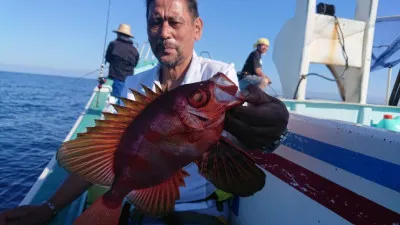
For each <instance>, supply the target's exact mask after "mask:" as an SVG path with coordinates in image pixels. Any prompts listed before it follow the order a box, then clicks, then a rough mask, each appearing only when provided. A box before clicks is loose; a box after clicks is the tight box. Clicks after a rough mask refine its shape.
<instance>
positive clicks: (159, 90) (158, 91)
mask: <svg viewBox="0 0 400 225" xmlns="http://www.w3.org/2000/svg"><path fill="white" fill-rule="evenodd" d="M154 87H155V88H156V93H157V94H159V95H161V94H162V93H164V92H165V91H164V90H163V89H162V88H161V87H160V86H159V85H158V84H156V83H154Z"/></svg>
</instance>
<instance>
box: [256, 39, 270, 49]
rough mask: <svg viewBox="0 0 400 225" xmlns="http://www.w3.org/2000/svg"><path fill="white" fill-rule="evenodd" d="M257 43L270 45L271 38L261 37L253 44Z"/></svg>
mask: <svg viewBox="0 0 400 225" xmlns="http://www.w3.org/2000/svg"><path fill="white" fill-rule="evenodd" d="M257 45H266V46H269V40H268V39H266V38H260V39H258V40H257V42H256V43H255V44H254V45H253V47H254V48H255V47H257Z"/></svg>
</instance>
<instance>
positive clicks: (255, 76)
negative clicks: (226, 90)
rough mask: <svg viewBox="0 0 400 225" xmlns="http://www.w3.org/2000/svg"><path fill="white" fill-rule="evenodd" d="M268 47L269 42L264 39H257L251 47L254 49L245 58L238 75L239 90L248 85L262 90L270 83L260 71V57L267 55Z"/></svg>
mask: <svg viewBox="0 0 400 225" xmlns="http://www.w3.org/2000/svg"><path fill="white" fill-rule="evenodd" d="M268 47H269V40H268V39H266V38H260V39H258V40H257V42H256V43H255V44H254V45H253V48H255V49H254V50H253V51H252V52H251V53H250V54H249V56H248V57H247V59H246V62H245V63H244V66H243V69H242V71H241V72H239V73H238V77H239V85H240V88H241V89H244V88H245V87H246V86H247V85H248V84H255V85H258V86H259V87H260V88H261V89H264V88H265V87H266V86H267V85H269V84H271V83H272V82H271V80H270V79H269V77H268V76H267V75H265V74H264V73H263V71H262V60H261V56H262V55H264V54H265V53H267V51H268Z"/></svg>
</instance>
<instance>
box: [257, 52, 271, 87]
mask: <svg viewBox="0 0 400 225" xmlns="http://www.w3.org/2000/svg"><path fill="white" fill-rule="evenodd" d="M260 60H261V55H260V53H258V52H257V53H256V54H254V55H253V66H254V70H255V73H256V75H257V76H260V77H265V78H266V79H267V81H266V83H267V84H270V83H271V79H269V77H268V76H267V75H266V74H265V73H264V72H263V71H262V65H261V63H260Z"/></svg>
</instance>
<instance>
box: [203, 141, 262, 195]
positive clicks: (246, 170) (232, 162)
mask: <svg viewBox="0 0 400 225" xmlns="http://www.w3.org/2000/svg"><path fill="white" fill-rule="evenodd" d="M196 163H197V165H198V166H199V171H200V174H201V175H202V176H204V177H205V178H206V179H207V180H209V181H210V182H211V183H213V184H214V185H215V186H216V187H217V188H219V189H221V190H223V191H225V192H229V193H232V194H235V195H238V196H241V197H248V196H251V195H253V194H254V193H256V192H258V191H260V190H261V189H262V188H263V187H264V186H265V178H266V175H265V173H264V172H263V171H262V170H261V169H260V168H259V167H258V166H257V165H256V163H255V161H254V159H253V158H252V157H251V156H250V155H249V154H247V153H246V152H245V151H243V150H241V149H240V148H239V147H237V146H235V145H234V144H233V143H232V142H230V141H229V140H228V139H226V138H224V137H221V139H220V141H218V142H217V143H216V144H214V145H213V146H212V147H211V148H210V150H209V151H207V152H205V153H204V154H203V157H202V158H201V159H200V160H199V161H197V162H196Z"/></svg>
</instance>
